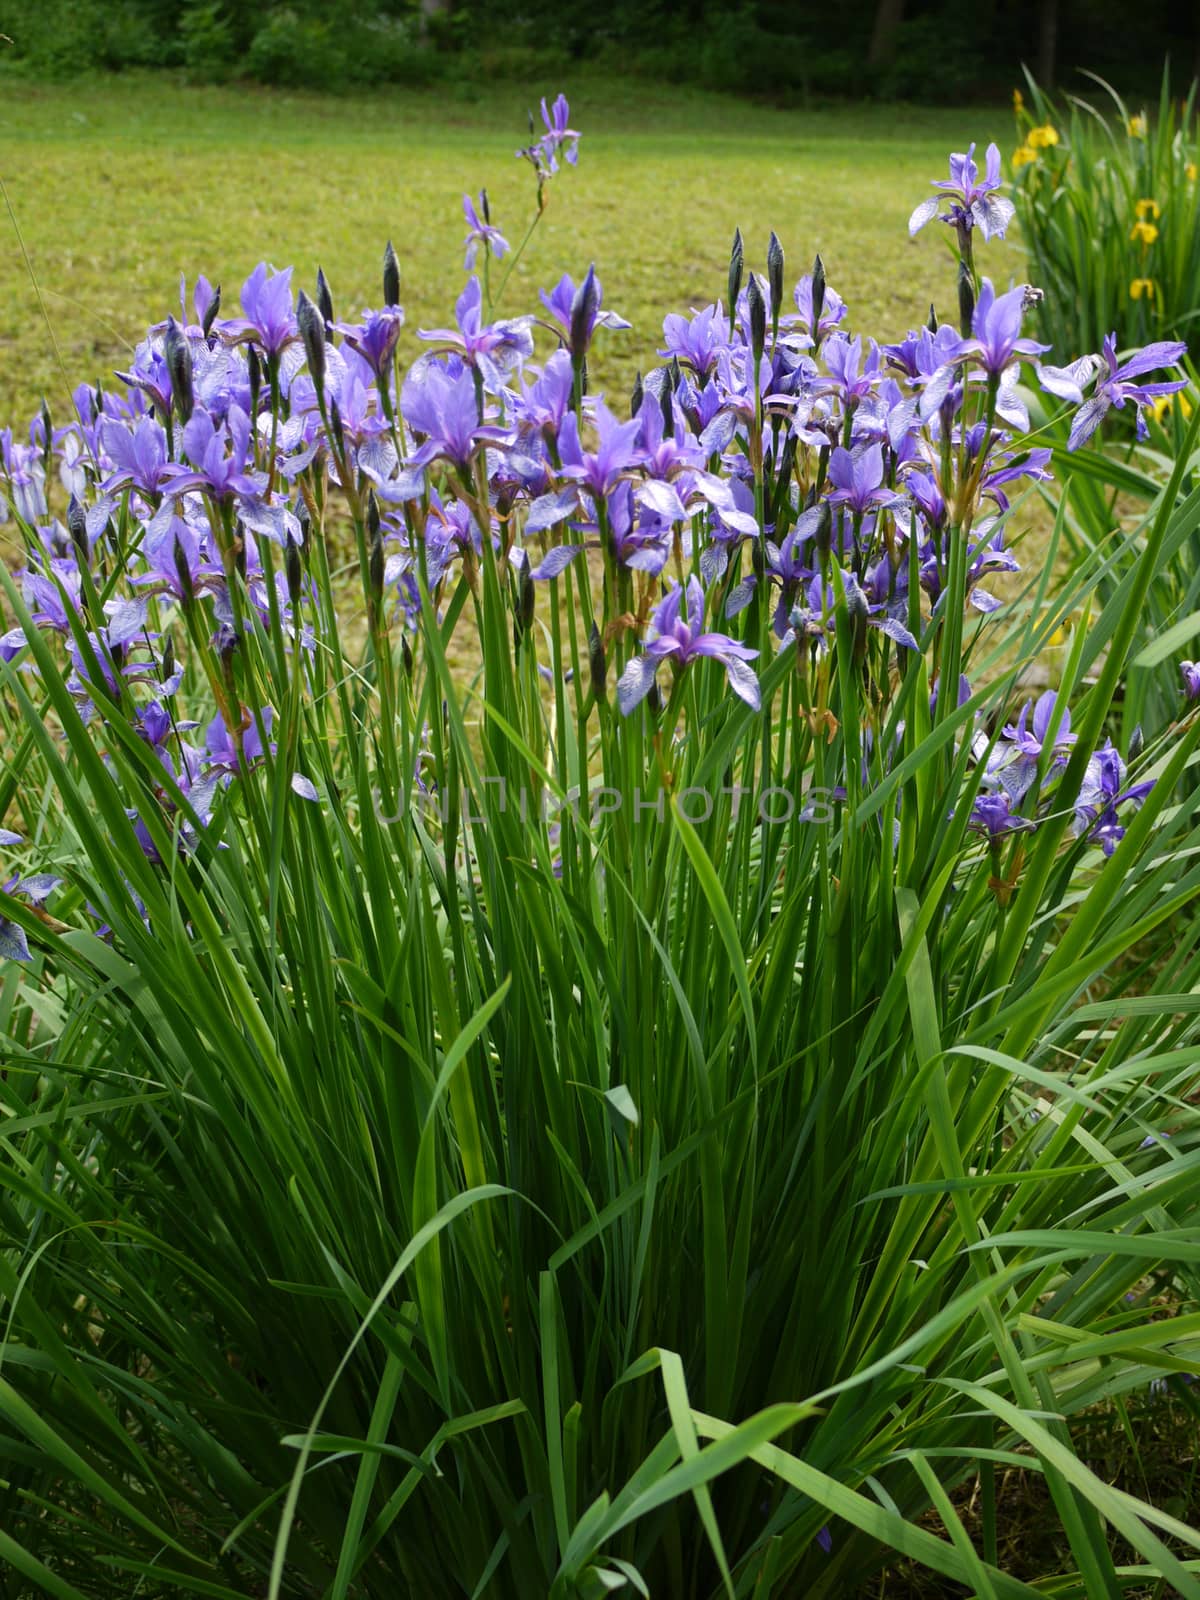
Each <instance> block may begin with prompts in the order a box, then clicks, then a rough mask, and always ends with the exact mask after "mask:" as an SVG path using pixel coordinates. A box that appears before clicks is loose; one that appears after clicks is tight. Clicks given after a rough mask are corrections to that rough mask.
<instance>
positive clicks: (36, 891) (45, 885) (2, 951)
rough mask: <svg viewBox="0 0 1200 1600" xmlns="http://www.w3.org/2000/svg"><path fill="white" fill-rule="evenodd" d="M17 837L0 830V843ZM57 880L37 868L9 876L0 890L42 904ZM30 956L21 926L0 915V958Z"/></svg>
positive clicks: (29, 958) (19, 959)
mask: <svg viewBox="0 0 1200 1600" xmlns="http://www.w3.org/2000/svg"><path fill="white" fill-rule="evenodd" d="M18 839H19V836H18V835H17V834H15V833H14V834H0V843H15V842H18ZM61 882H62V879H61V878H55V877H52V876H51V875H50V874H49V873H48V872H38V873H35V874H34V875H33V876H32V877H29V878H20V877H17V878H10V879H9V880H8V882H7V883H5V884H0V890H2V891H3V893H4V894H6V895H10V896H19V897H20V899H22V900H28V901H29V903H30V905H35V906H40V905H44V904H45V902H46V901H47V900H48V899H49V897H50V895H51V894H52V893H53V892H54V890H55V889H57V887H58V885H59V884H60V883H61ZM32 959H33V957H32V956H31V955H30V953H29V942H28V940H27V939H26V937H25V930H24V928H22V927H20V926H19V925H18V924H17V923H15V922H10V921H9V919H8V918H7V917H5V916H3V915H0V961H32Z"/></svg>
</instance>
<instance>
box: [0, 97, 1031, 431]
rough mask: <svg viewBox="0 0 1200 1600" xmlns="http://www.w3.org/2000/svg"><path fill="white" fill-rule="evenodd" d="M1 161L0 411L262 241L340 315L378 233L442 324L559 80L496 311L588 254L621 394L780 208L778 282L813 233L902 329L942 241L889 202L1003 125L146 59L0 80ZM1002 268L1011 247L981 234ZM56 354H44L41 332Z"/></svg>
mask: <svg viewBox="0 0 1200 1600" xmlns="http://www.w3.org/2000/svg"><path fill="white" fill-rule="evenodd" d="M0 87H2V90H3V92H2V94H0V171H2V174H3V178H4V182H5V185H6V187H7V190H8V195H9V200H10V202H11V205H12V208H13V211H14V212H15V216H16V220H17V223H18V224H19V228H20V232H21V235H22V236H23V238H24V244H25V248H26V250H27V251H28V256H29V260H30V262H31V263H32V267H33V271H34V273H35V274H36V277H37V282H38V284H39V285H40V288H41V292H42V296H43V300H44V305H45V312H46V316H48V318H49V322H50V324H51V325H52V327H53V334H54V339H53V340H52V338H51V334H50V331H49V329H48V328H47V324H46V316H43V314H42V310H41V307H40V306H39V301H38V296H37V291H36V289H35V286H34V283H33V281H32V278H31V275H30V271H29V268H28V266H27V264H26V261H25V259H24V256H23V253H22V249H21V246H20V242H19V240H18V235H17V231H16V229H15V228H14V226H13V220H12V218H11V217H10V216H7V215H5V216H4V217H3V219H2V224H3V233H2V238H3V244H2V246H0V305H2V306H3V308H4V314H3V318H2V319H0V411H2V413H3V418H4V421H5V422H8V421H10V420H12V421H16V420H18V419H24V417H25V416H26V415H27V414H28V413H30V412H32V410H33V409H34V408H35V407H36V406H37V405H38V404H39V403H40V399H41V397H42V395H43V394H44V395H46V397H47V398H48V400H49V402H50V405H51V408H52V410H61V408H62V407H64V406H65V405H66V403H67V399H66V396H67V391H68V387H69V386H68V382H67V379H66V377H65V375H64V370H63V369H64V368H65V371H66V372H67V373H70V374H71V375H72V378H71V381H72V382H73V383H74V382H78V381H79V375H80V374H81V373H88V374H90V375H91V376H92V377H93V378H94V379H96V380H100V381H102V382H104V383H106V384H107V383H109V382H110V381H111V379H110V374H111V372H112V369H113V367H114V366H120V365H121V364H122V362H123V360H124V359H125V358H127V357H128V355H129V353H130V350H131V348H132V345H133V344H134V343H135V342H136V340H137V339H138V338H140V337H141V336H142V334H143V332H144V330H145V327H146V325H147V324H148V323H149V322H151V321H155V320H158V319H160V318H162V317H163V316H165V315H166V314H167V313H168V312H169V311H171V310H172V309H176V308H177V306H178V293H177V287H176V286H177V283H178V278H179V274H180V273H181V272H185V273H186V274H187V275H188V278H189V280H190V279H192V278H193V277H194V276H195V274H196V273H197V272H204V273H206V274H207V275H208V277H209V278H210V279H211V280H212V281H213V282H220V283H221V284H222V285H223V287H224V290H225V295H226V303H227V305H228V306H229V307H230V309H232V306H233V301H234V300H235V298H236V295H237V290H238V287H239V285H240V284H241V283H242V281H243V280H244V278H245V277H246V276H247V274H248V273H249V272H250V270H251V269H252V268H253V266H254V265H255V263H256V262H257V261H259V260H261V259H264V258H265V259H267V260H269V261H272V262H273V263H274V264H275V265H277V266H284V265H287V264H294V265H295V267H296V269H297V276H298V282H300V283H306V284H308V285H309V287H310V289H311V285H312V282H313V279H314V278H315V275H316V270H317V266H318V264H320V265H323V266H324V269H325V272H326V275H327V276H328V278H329V280H330V282H331V284H332V287H333V292H334V297H335V309H336V310H337V313H338V315H339V316H345V315H348V314H351V313H354V312H357V310H358V309H359V308H360V307H362V306H364V305H378V303H379V299H380V291H379V282H378V275H377V270H376V267H377V263H378V261H379V258H380V254H381V252H382V249H383V246H384V243H385V241H386V240H387V239H388V238H391V239H393V240H394V241H395V245H396V250H397V252H398V254H399V257H400V262H401V268H402V273H403V277H402V284H401V297H402V300H403V303H404V306H405V308H406V311H407V315H408V326H407V329H406V335H407V349H408V353H409V354H411V353H412V352H413V351H414V350H415V349H416V348H417V339H416V330H417V329H418V328H422V327H439V326H443V325H444V324H445V322H446V319H447V314H448V312H449V308H450V306H451V305H452V302H453V298H454V295H455V293H456V292H457V290H458V287H459V284H460V283H461V279H462V238H463V235H464V232H465V228H464V225H463V220H462V209H461V204H462V192H463V189H464V186H465V185H466V184H468V183H470V184H471V185H473V186H474V187H475V188H479V187H481V186H484V185H486V187H487V189H488V193H489V196H490V198H491V203H492V211H493V216H494V219H495V220H496V221H497V222H498V223H499V225H500V226H501V227H502V228H503V229H504V231H505V232H506V233H507V235H508V237H509V238H510V239H511V240H512V241H513V243H514V244H515V243H516V242H517V241H518V240H519V239H520V238H521V236H522V235H523V233H524V230H525V226H526V224H527V221H528V219H529V217H530V216H531V214H532V208H533V193H534V186H533V181H532V175H531V172H530V169H529V168H528V166H526V165H525V164H524V163H522V162H519V161H516V160H515V159H514V152H515V151H516V149H517V148H518V146H519V145H520V144H522V143H523V142H524V139H525V132H526V110H527V106H528V105H529V104H530V103H532V104H533V105H534V106H535V108H536V96H537V95H539V94H540V93H541V92H543V91H547V92H554V91H556V90H558V89H559V88H564V89H565V90H566V92H567V94H568V96H569V97H570V99H571V114H572V122H573V124H574V126H576V127H577V128H579V129H581V130H582V132H583V135H584V139H583V143H582V146H581V151H580V161H579V166H578V168H577V169H575V170H574V171H568V172H565V173H563V174H561V175H560V176H559V177H558V178H556V179H555V180H554V181H553V182H552V184H551V185H550V187H549V190H548V200H549V204H548V208H547V211H546V214H545V216H544V217H543V218H542V221H541V223H540V225H539V227H538V229H537V231H536V233H535V235H534V238H533V241H532V242H531V244H530V246H529V248H528V250H527V251H526V252H525V254H524V256H523V257H522V260H521V262H520V264H519V266H518V267H517V269H516V272H515V273H514V275H513V278H512V280H511V281H510V283H509V285H508V287H507V289H506V291H505V295H504V298H503V302H502V309H503V310H504V311H506V312H507V313H509V314H516V313H517V312H520V311H525V310H530V309H533V308H535V307H536V306H537V291H538V289H539V288H540V287H542V286H545V285H548V284H551V283H553V282H555V281H556V280H557V278H558V277H559V276H560V275H561V273H563V272H570V273H572V275H573V276H575V277H576V278H578V277H579V275H580V274H581V272H582V271H583V270H585V269H586V267H587V264H588V262H589V261H593V260H594V261H595V262H596V265H597V270H598V272H599V273H600V276H601V279H602V282H603V285H604V294H605V302H606V304H608V305H610V306H612V307H614V308H615V309H617V310H619V311H621V312H622V313H623V314H624V315H625V316H627V317H628V318H629V319H630V320H631V321H632V322H633V324H634V327H633V330H632V331H631V332H630V333H627V334H622V335H616V336H612V337H610V338H609V339H608V340H607V342H606V343H605V344H604V346H603V349H602V350H601V351H600V353H599V355H598V358H597V361H596V363H595V369H594V371H593V373H592V383H593V387H597V388H608V389H610V390H611V391H613V392H614V394H616V395H619V396H621V397H622V398H623V395H624V391H625V390H626V389H627V387H628V386H629V384H630V383H631V382H632V378H633V374H634V371H635V370H636V369H637V368H639V367H640V368H645V367H646V366H647V365H650V364H653V362H654V360H655V356H654V349H655V346H656V345H657V344H658V343H659V342H660V341H659V339H658V335H659V333H660V331H661V318H662V316H663V314H664V311H665V310H668V309H670V310H685V309H687V308H688V307H689V306H691V305H696V304H704V303H707V302H708V301H710V300H712V299H715V298H716V297H717V295H719V294H722V293H723V286H724V283H725V276H726V267H727V258H726V251H727V248H728V241H729V240H730V239H731V237H732V235H733V231H734V228H735V227H739V226H740V227H741V229H742V231H743V233H744V235H745V238H746V246H747V256H748V260H749V261H751V262H753V264H754V265H756V266H758V267H759V269H760V270H761V269H762V267H763V257H764V255H765V250H766V243H767V239H768V237H769V234H770V231H771V229H772V228H774V229H775V230H776V231H777V232H778V234H779V236H780V238H781V240H782V241H783V244H784V248H785V250H786V251H787V256H788V272H789V274H790V275H791V281H794V280H795V278H796V277H798V276H799V274H800V272H801V271H802V270H804V269H805V268H806V266H807V264H808V263H809V262H810V261H811V258H812V256H813V254H814V252H816V251H818V250H819V251H820V252H821V254H822V256H823V258H824V260H825V263H826V267H827V270H828V273H829V280H830V282H831V283H832V284H834V286H835V287H836V288H837V289H838V290H839V292H840V293H841V294H843V296H844V297H845V298H846V299H847V300H848V301H849V303H850V306H851V312H852V317H853V321H854V324H855V325H856V326H859V327H863V326H868V325H869V326H871V327H872V328H876V327H879V328H883V329H887V330H894V331H895V332H896V333H897V334H900V333H902V332H903V331H904V330H905V329H906V328H907V327H908V326H909V325H910V323H911V322H912V321H913V319H914V317H916V316H918V315H920V313H921V311H922V309H923V308H924V307H925V306H927V304H928V303H929V301H930V300H931V299H932V300H935V301H936V302H937V303H938V304H939V306H941V307H942V308H943V309H944V314H946V315H949V314H950V312H951V311H952V309H953V307H952V295H953V287H952V286H953V275H952V270H951V262H950V258H949V256H948V254H947V250H946V245H945V241H944V240H942V239H939V238H936V237H935V236H934V230H932V229H931V230H928V231H927V233H926V234H923V235H922V236H921V237H920V238H919V239H918V240H917V241H916V242H915V243H912V242H910V241H909V239H908V234H907V226H906V225H907V221H908V216H909V213H910V211H911V210H912V207H913V205H914V204H915V203H916V201H917V200H918V199H920V198H922V197H923V196H924V195H926V194H927V193H929V189H928V184H929V180H930V179H931V178H935V177H939V176H944V173H945V162H946V153H947V151H948V150H951V149H963V148H965V146H966V144H967V143H968V142H969V141H970V140H972V139H975V140H977V141H979V142H980V143H981V145H982V144H986V142H987V140H988V139H990V138H996V139H998V140H1001V141H1004V140H1006V139H1008V138H1009V136H1010V133H1009V128H1008V117H1007V114H1006V113H1005V112H1004V111H1003V110H998V109H995V108H980V109H962V110H936V111H934V110H924V109H922V110H912V109H906V108H903V107H896V106H888V107H866V108H863V107H836V108H833V109H821V110H817V109H813V110H781V109H776V108H771V107H757V106H752V105H747V104H745V103H744V102H741V101H736V100H732V99H727V98H724V97H720V96H716V95H710V94H703V93H699V92H695V91H684V90H677V89H674V88H671V87H669V86H665V85H664V86H661V87H656V86H652V85H651V86H647V85H646V84H644V83H636V84H632V83H631V84H629V85H622V84H620V83H615V82H612V81H610V80H592V79H587V78H585V79H584V80H583V81H581V82H579V83H577V84H576V83H571V82H567V83H565V84H561V85H560V84H557V83H555V84H536V85H534V84H531V85H529V86H528V88H527V89H523V88H517V87H511V86H493V87H489V88H486V89H481V90H480V91H479V92H478V93H477V94H470V93H468V92H464V91H463V90H462V89H459V90H457V91H456V92H455V93H454V94H448V93H447V92H434V91H420V92H412V93H388V94H380V95H377V96H371V97H365V98H364V97H361V96H359V97H355V98H332V97H328V98H324V97H315V96H311V95H299V94H288V93H280V92H271V91H267V90H263V89H258V88H253V87H250V86H246V85H240V86H238V87H236V88H222V89H216V88H201V87H195V86H187V85H182V84H178V83H174V82H172V81H170V80H169V79H164V78H160V77H146V78H142V79H138V78H129V77H125V78H121V79H115V78H113V79H108V80H105V79H98V80H96V81H95V82H91V83H88V84H85V85H79V84H71V85H63V86H47V85H33V84H28V83H24V82H20V81H8V82H3V81H2V80H0ZM988 268H989V270H991V271H992V272H993V273H994V274H995V276H996V277H997V278H999V279H1004V280H1005V281H1007V280H1008V278H1009V277H1019V276H1020V275H1021V272H1022V259H1021V256H1020V253H1019V251H1017V250H1016V249H1014V248H1010V247H1006V246H1003V245H1000V246H992V247H991V249H990V250H989V252H988ZM55 340H56V341H57V346H58V350H59V352H61V357H62V366H61V367H60V365H59V363H58V360H57V358H56V355H55V346H54V341H55Z"/></svg>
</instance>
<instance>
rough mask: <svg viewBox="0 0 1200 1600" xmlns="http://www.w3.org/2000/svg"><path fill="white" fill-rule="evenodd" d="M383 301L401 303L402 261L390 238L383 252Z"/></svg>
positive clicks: (393, 303)
mask: <svg viewBox="0 0 1200 1600" xmlns="http://www.w3.org/2000/svg"><path fill="white" fill-rule="evenodd" d="M383 303H384V305H385V306H398V305H399V304H400V263H399V261H397V259H396V252H395V250H393V248H392V241H391V240H390V239H389V240H388V242H387V249H386V250H385V251H384V252H383Z"/></svg>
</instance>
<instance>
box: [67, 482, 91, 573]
mask: <svg viewBox="0 0 1200 1600" xmlns="http://www.w3.org/2000/svg"><path fill="white" fill-rule="evenodd" d="M67 530H68V532H69V533H70V535H71V540H72V543H73V544H74V546H75V548H76V550H78V552H79V558H80V560H81V561H86V560H87V558H88V535H87V512H86V511H85V510H84V509H83V504H82V502H81V501H80V500H79V498H78V497H77V496H76V495H72V496H71V498H70V501H69V502H68V504H67Z"/></svg>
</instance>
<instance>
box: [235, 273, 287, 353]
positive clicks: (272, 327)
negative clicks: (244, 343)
mask: <svg viewBox="0 0 1200 1600" xmlns="http://www.w3.org/2000/svg"><path fill="white" fill-rule="evenodd" d="M242 310H243V311H244V312H245V313H246V317H245V320H243V321H242V322H240V323H231V324H230V325H229V327H230V330H231V331H232V332H234V333H235V335H236V336H237V337H239V338H243V339H247V338H250V339H254V340H255V341H256V343H258V344H260V345H261V346H262V348H263V350H264V351H265V352H266V354H267V355H268V356H277V355H278V354H279V353H280V351H281V350H282V349H283V348H284V346H285V345H289V344H292V343H294V342H295V341H296V340H297V339H299V337H300V331H299V329H298V328H297V326H296V316H295V312H294V310H293V307H292V269H291V267H286V268H285V269H284V270H283V271H282V272H272V271H271V270H270V268H269V267H268V266H267V264H266V262H265V261H260V262H259V264H258V266H256V267H255V269H254V271H253V272H252V273H251V274H250V276H249V277H248V278H247V279H246V281H245V283H244V284H243V285H242Z"/></svg>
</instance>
